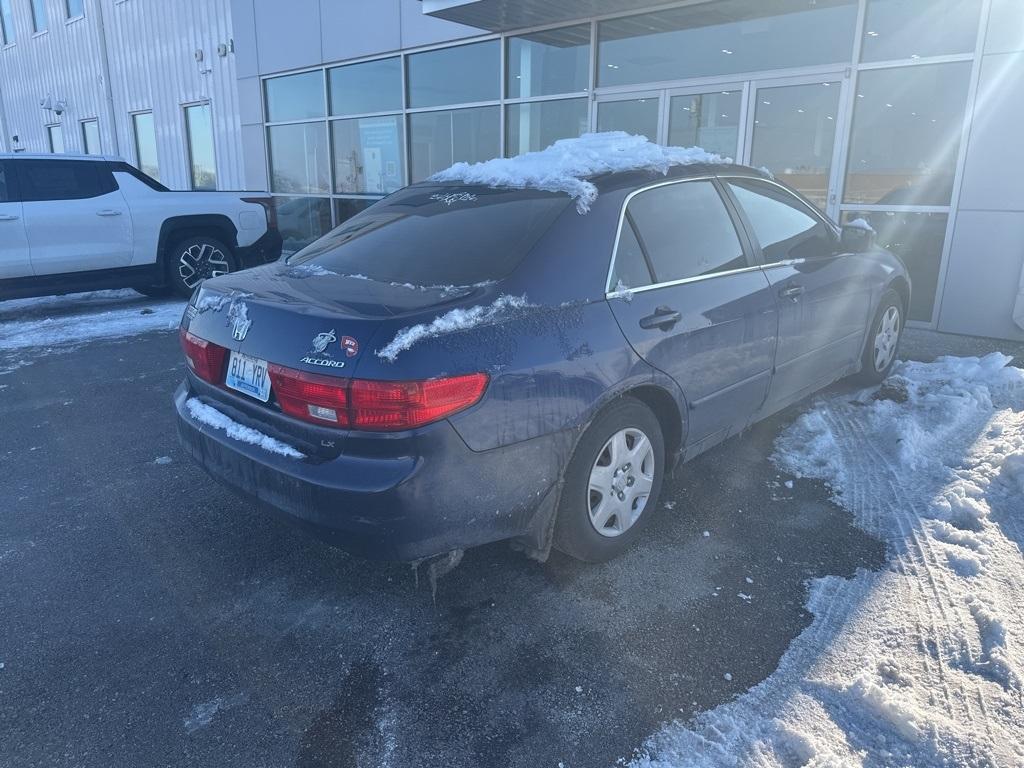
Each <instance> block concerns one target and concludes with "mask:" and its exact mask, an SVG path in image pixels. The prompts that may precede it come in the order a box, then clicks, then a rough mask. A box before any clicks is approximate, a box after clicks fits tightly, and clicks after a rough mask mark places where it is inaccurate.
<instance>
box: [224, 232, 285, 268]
mask: <svg viewBox="0 0 1024 768" xmlns="http://www.w3.org/2000/svg"><path fill="white" fill-rule="evenodd" d="M283 244H284V240H283V239H282V237H281V233H280V232H278V231H277V230H276V229H268V230H267V231H266V232H265V233H264V234H263V237H261V238H260V239H259V240H257V241H256V242H255V243H253V244H252V245H246V246H239V247H238V248H237V249H236V251H235V252H236V254H237V255H238V258H239V260H241V262H242V266H243V267H256V266H259V265H260V264H266V263H268V262H271V261H277V260H278V259H279V258H281V248H282V246H283Z"/></svg>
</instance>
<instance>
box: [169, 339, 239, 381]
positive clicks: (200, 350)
mask: <svg viewBox="0 0 1024 768" xmlns="http://www.w3.org/2000/svg"><path fill="white" fill-rule="evenodd" d="M178 337H179V338H180V339H181V348H182V350H183V351H184V352H185V362H187V363H188V367H189V368H191V369H192V371H193V372H194V373H195V375H196V376H198V377H199V378H201V379H202V380H203V381H208V382H210V383H211V384H220V380H221V377H222V376H223V375H224V356H225V355H226V354H227V350H226V349H225V348H224V347H221V346H218V345H217V344H214V343H213V342H212V341H207V340H206V339H200V338H199V337H198V336H196V335H194V334H191V333H189V332H188V331H186V330H185V329H184V328H182V329H181V330H180V331H179V333H178Z"/></svg>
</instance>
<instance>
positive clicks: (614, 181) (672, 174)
mask: <svg viewBox="0 0 1024 768" xmlns="http://www.w3.org/2000/svg"><path fill="white" fill-rule="evenodd" d="M701 176H748V177H751V178H755V179H771V178H772V177H771V174H770V173H768V171H765V170H759V169H757V168H752V167H750V166H749V165H739V164H738V163H686V164H683V165H674V166H672V167H671V168H669V169H668V171H667V172H666V173H662V172H661V171H657V170H631V171H614V172H611V173H603V174H600V175H598V176H592V177H590V179H589V181H591V182H592V183H593V184H594V186H596V187H597V191H598V194H600V193H602V192H611V191H613V190H616V189H623V188H627V187H638V186H642V185H644V184H649V183H650V182H652V181H657V180H660V179H666V180H668V179H688V178H696V177H701Z"/></svg>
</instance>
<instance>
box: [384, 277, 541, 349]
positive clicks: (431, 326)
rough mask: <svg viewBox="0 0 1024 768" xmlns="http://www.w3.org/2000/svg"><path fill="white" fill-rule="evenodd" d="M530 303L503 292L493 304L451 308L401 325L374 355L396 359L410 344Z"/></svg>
mask: <svg viewBox="0 0 1024 768" xmlns="http://www.w3.org/2000/svg"><path fill="white" fill-rule="evenodd" d="M528 306H530V305H529V304H527V302H526V297H525V296H509V295H507V294H506V295H502V296H499V297H498V298H497V299H495V300H494V302H493V303H491V304H487V305H484V306H476V307H470V308H469V309H462V308H459V309H453V310H451V311H450V312H445V313H444V314H443V315H440V316H438V317H436V318H434V319H433V321H431V322H430V323H420V324H419V325H413V326H410V327H409V328H403V329H402V330H400V331H399V332H398V333H397V334H395V338H393V339H392V340H391V342H390V343H388V345H387V346H385V347H384V348H383V349H379V350H377V357H379V358H381V359H383V360H387V361H388V362H389V363H393V362H395V360H396V359H397V358H398V354H399V353H400V352H404V351H405V350H407V349H410V348H411V347H412V345H413V344H415V343H416V342H418V341H422V340H423V339H429V338H431V337H433V336H440V335H441V334H444V333H455V332H456V331H464V330H467V329H469V328H474V327H476V326H478V325H484V324H486V323H492V322H495V321H496V320H498V319H501V318H503V317H505V316H507V314H508V312H509V311H510V310H516V309H524V308H526V307H528Z"/></svg>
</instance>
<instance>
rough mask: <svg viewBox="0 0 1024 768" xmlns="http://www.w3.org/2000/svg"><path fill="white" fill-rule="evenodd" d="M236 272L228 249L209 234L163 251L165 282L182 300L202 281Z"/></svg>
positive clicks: (234, 261) (189, 239)
mask: <svg viewBox="0 0 1024 768" xmlns="http://www.w3.org/2000/svg"><path fill="white" fill-rule="evenodd" d="M237 269H238V259H237V257H236V256H235V254H234V252H233V251H232V250H231V248H230V247H229V246H227V245H225V244H224V243H223V242H221V241H220V240H218V239H217V238H215V237H210V236H209V235H189V236H188V237H184V238H182V239H180V240H178V241H176V242H175V244H174V245H173V246H171V247H170V248H169V249H168V251H167V282H168V283H169V284H170V285H171V287H172V288H173V289H174V292H175V293H177V294H178V295H179V296H182V297H183V298H186V299H187V298H189V297H190V296H191V295H192V293H193V291H195V289H196V288H197V287H199V285H200V284H201V283H202V282H203V281H204V280H208V279H210V278H211V277H218V276H219V275H226V274H228V273H229V272H235V271H236V270H237Z"/></svg>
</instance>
